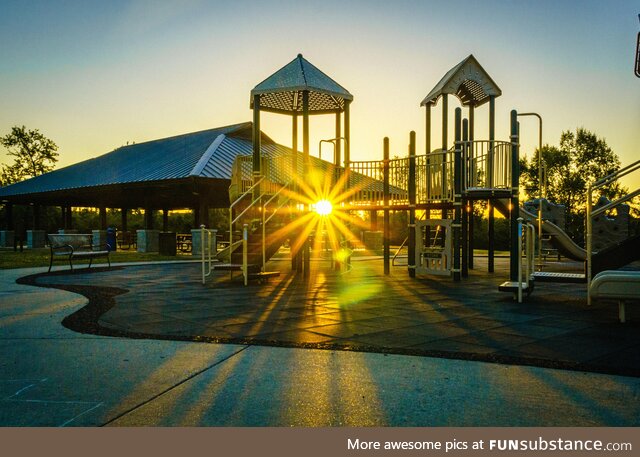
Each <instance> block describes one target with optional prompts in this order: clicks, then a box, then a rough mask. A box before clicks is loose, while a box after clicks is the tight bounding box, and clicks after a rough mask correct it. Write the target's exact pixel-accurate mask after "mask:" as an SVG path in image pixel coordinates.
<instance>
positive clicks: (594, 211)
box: [585, 160, 640, 305]
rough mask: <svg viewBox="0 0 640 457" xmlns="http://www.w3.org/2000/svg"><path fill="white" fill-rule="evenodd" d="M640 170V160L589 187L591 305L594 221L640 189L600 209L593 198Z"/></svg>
mask: <svg viewBox="0 0 640 457" xmlns="http://www.w3.org/2000/svg"><path fill="white" fill-rule="evenodd" d="M639 170H640V160H637V161H635V162H633V163H632V164H630V165H627V166H626V167H623V168H621V169H620V170H617V171H615V172H613V173H611V174H609V175H607V176H605V177H604V178H602V179H599V180H598V181H596V182H594V183H593V184H589V185H588V186H587V214H586V230H585V231H586V234H585V235H586V236H585V238H586V244H587V291H588V296H587V302H588V304H589V305H590V304H591V293H590V290H591V276H592V274H593V269H592V268H593V266H592V256H593V221H594V219H595V218H596V217H598V216H601V215H604V214H606V212H607V211H610V210H612V209H613V208H615V207H617V206H618V205H621V204H622V203H626V202H628V201H630V200H632V199H634V198H635V197H637V196H638V195H640V188H637V189H635V190H633V191H631V192H629V193H628V194H627V195H624V196H622V197H620V198H618V199H616V200H614V201H612V202H609V203H607V204H605V205H602V206H600V207H598V208H594V207H593V196H594V192H595V191H597V190H598V189H602V188H604V187H606V186H608V185H610V184H613V183H614V182H616V181H617V180H618V179H620V178H622V177H624V176H628V175H630V174H632V173H636V172H638V171H639ZM639 174H640V173H636V177H638V175H639Z"/></svg>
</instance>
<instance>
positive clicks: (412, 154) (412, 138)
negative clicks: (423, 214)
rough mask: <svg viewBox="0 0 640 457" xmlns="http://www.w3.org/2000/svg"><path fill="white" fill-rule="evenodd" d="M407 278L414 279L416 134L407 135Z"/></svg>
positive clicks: (412, 132)
mask: <svg viewBox="0 0 640 457" xmlns="http://www.w3.org/2000/svg"><path fill="white" fill-rule="evenodd" d="M408 249H409V259H408V270H409V277H411V278H415V277H416V132H414V131H411V133H410V134H409V246H408Z"/></svg>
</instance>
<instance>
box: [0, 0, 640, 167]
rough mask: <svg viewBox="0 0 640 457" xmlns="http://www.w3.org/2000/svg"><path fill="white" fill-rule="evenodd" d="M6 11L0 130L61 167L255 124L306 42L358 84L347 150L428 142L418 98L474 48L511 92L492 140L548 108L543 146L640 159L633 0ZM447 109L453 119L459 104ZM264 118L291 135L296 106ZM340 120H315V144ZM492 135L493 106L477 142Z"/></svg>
mask: <svg viewBox="0 0 640 457" xmlns="http://www.w3.org/2000/svg"><path fill="white" fill-rule="evenodd" d="M0 10H1V11H2V14H1V15H0V135H5V134H6V133H8V132H9V131H10V129H11V127H12V126H14V125H25V126H27V127H28V128H30V129H39V130H40V131H41V132H42V133H43V134H45V135H46V136H47V137H49V138H51V139H52V140H54V141H55V142H56V144H57V145H58V146H59V152H60V158H59V163H58V167H62V166H66V165H70V164H73V163H76V162H79V161H82V160H86V159H89V158H92V157H96V156H99V155H102V154H104V153H107V152H109V151H112V150H113V149H115V148H117V147H119V146H122V145H124V144H127V143H128V142H129V143H130V142H133V141H135V142H136V143H139V142H143V141H148V140H153V139H158V138H164V137H169V136H173V135H179V134H183V133H189V132H195V131H199V130H204V129H209V128H214V127H219V126H223V125H229V124H234V123H239V122H245V121H249V120H251V116H252V115H251V111H250V109H249V93H250V91H251V89H252V88H253V87H254V86H256V85H257V84H258V83H260V82H261V81H262V80H264V79H265V78H266V77H268V76H269V75H271V74H272V73H274V72H275V71H276V70H278V69H279V68H281V67H282V66H284V65H285V64H287V63H288V62H290V61H291V60H293V59H294V58H295V56H296V55H297V54H298V53H302V54H303V55H304V57H305V58H306V59H307V60H309V61H310V62H311V63H313V64H314V65H315V66H317V67H318V68H320V69H321V70H322V71H324V72H325V73H326V74H328V75H329V76H330V77H332V78H333V79H334V80H335V81H337V82H338V83H340V84H341V85H342V86H343V87H345V88H346V89H348V90H349V91H350V92H351V93H352V94H353V96H354V101H353V103H352V105H351V156H352V160H372V159H380V158H382V141H383V137H385V136H388V137H389V138H390V142H391V155H392V156H393V155H397V156H400V157H402V156H405V155H406V154H407V145H408V141H409V132H410V131H411V130H415V131H416V133H417V147H418V153H424V148H425V126H424V124H425V121H424V118H425V113H424V108H420V107H419V104H420V101H421V100H422V99H423V98H424V97H425V95H426V94H427V93H428V92H429V91H430V90H431V89H432V88H433V87H434V86H435V85H436V84H437V82H438V81H439V80H440V78H441V77H442V76H443V75H444V74H445V73H446V72H447V71H448V70H449V69H450V68H451V67H453V66H454V65H456V64H457V63H458V62H460V61H461V60H463V59H464V58H465V57H467V56H468V55H469V54H473V55H474V56H475V57H476V58H477V59H478V61H479V62H480V64H481V65H482V66H483V67H484V69H485V70H486V71H487V72H488V73H489V75H490V76H491V77H492V78H493V80H494V81H495V82H496V83H497V85H498V86H499V87H500V88H501V89H502V93H503V95H502V96H501V97H499V98H498V99H497V100H496V139H504V140H507V139H508V135H509V112H510V111H511V110H512V109H516V110H518V111H519V112H531V111H532V112H537V113H539V114H540V115H541V116H542V118H543V143H545V144H547V143H548V144H556V145H557V144H558V142H559V138H560V134H561V132H562V131H565V130H575V129H576V128H578V127H584V128H586V129H588V130H590V131H593V132H595V133H596V134H597V135H598V136H600V137H603V138H604V139H605V140H606V141H607V143H608V144H609V146H611V147H612V149H613V150H614V152H616V153H617V154H618V155H619V157H620V159H621V161H622V164H623V165H625V164H628V163H630V162H633V161H635V160H637V159H638V156H639V154H640V79H638V78H636V77H635V76H634V73H633V64H634V54H635V45H636V37H637V34H638V31H639V30H640V22H639V21H638V14H639V13H640V4H638V2H637V0H633V1H627V0H610V1H601V0H600V1H591V0H584V1H569V0H553V1H546V0H540V1H534V0H529V1H521V0H510V1H500V0H485V1H482V2H479V1H464V0H448V1H428V0H422V1H409V0H394V1H388V0H387V1H376V0H341V1H334V0H323V1H306V2H305V1H302V0H297V1H286V0H279V1H278V0H263V1H257V0H253V1H252V0H235V1H211V0H209V1H205V0H202V1H200V0H187V1H184V0H183V1H163V0H140V1H119V0H112V1H106V2H105V1H91V0H87V1H77V2H74V1H63V0H51V1H30V0H22V1H12V0H9V1H8V0H0ZM449 105H450V112H449V114H450V116H451V119H453V108H454V107H455V106H458V101H457V99H455V98H453V99H452V100H450V102H449ZM440 107H441V106H440V104H438V105H437V106H436V108H435V109H434V115H433V126H434V127H433V131H432V144H433V145H434V147H435V145H439V144H440V143H441V140H440V135H441V134H440V123H441V114H440V113H441V111H440V109H439V108H440ZM261 121H262V129H263V131H264V132H265V133H266V134H267V135H269V136H271V137H272V138H273V139H274V140H276V141H278V142H280V143H282V144H285V145H290V143H291V130H290V129H291V121H290V118H289V117H288V116H282V115H275V114H263V116H262V118H261ZM334 122H335V120H334V117H333V116H314V117H312V119H311V123H310V125H311V153H312V154H313V155H318V142H319V140H320V139H323V138H332V137H333V136H334ZM452 124H453V122H450V125H452ZM487 132H488V107H487V105H484V106H482V107H480V108H478V110H477V111H476V138H477V139H483V138H486V137H487V136H488V133H487ZM449 137H450V139H451V138H453V133H451V134H450V135H449ZM537 142H538V124H537V120H536V119H535V118H521V145H522V150H521V151H522V153H523V154H526V155H531V154H532V152H533V149H534V148H535V147H536V146H537ZM325 148H326V146H325ZM325 154H326V152H325ZM325 158H326V155H325ZM9 160H10V158H8V157H7V155H6V150H3V149H2V148H1V147H0V162H2V163H7V162H8V161H9Z"/></svg>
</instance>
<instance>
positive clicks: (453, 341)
mask: <svg viewBox="0 0 640 457" xmlns="http://www.w3.org/2000/svg"><path fill="white" fill-rule="evenodd" d="M567 266H569V267H572V268H574V269H575V268H576V267H579V265H578V264H573V265H567V264H562V265H560V264H557V265H555V267H563V268H565V267H567ZM352 267H353V268H352V270H351V271H350V272H347V273H341V272H336V271H333V270H332V268H331V265H330V264H329V262H327V261H324V260H315V261H312V263H311V274H310V277H309V278H307V279H305V278H303V277H302V275H301V274H293V273H291V272H290V264H289V262H288V261H285V260H274V261H271V262H270V264H269V265H268V269H270V270H279V271H281V272H282V273H281V275H280V276H279V277H277V278H272V279H270V280H269V281H268V282H267V283H263V284H258V283H250V285H249V286H247V287H244V286H243V285H242V282H241V280H240V278H239V277H238V276H239V275H238V274H237V273H236V277H235V278H234V279H233V280H230V278H229V273H228V272H215V273H214V274H213V276H212V277H210V278H208V280H207V283H206V285H204V286H203V285H202V283H201V282H200V264H198V263H165V264H155V265H139V266H122V267H114V268H111V269H107V268H96V269H91V270H87V269H79V270H75V271H73V272H71V271H68V270H62V271H58V272H55V273H51V274H38V275H33V276H30V277H27V278H22V279H21V280H20V281H19V282H23V283H30V284H35V285H39V286H43V287H55V288H61V289H65V290H69V291H73V292H78V293H81V294H82V295H85V296H86V297H88V298H89V304H88V305H87V306H86V307H84V308H82V309H81V310H79V311H77V312H76V313H74V314H72V315H70V316H68V317H67V318H66V319H65V320H64V321H63V324H64V325H65V326H67V327H69V328H71V329H73V330H76V331H79V332H83V333H96V334H101V335H114V336H127V337H132V338H149V339H170V340H186V341H202V342H211V343H238V344H249V345H258V346H259V345H262V346H286V347H302V348H315V349H332V350H345V351H362V352H378V353H394V354H409V355H418V356H431V357H442V358H451V359H466V360H480V361H488V362H496V363H503V364H510V365H531V366H540V367H550V368H561V369H570V370H581V371H592V372H600V373H608V374H618V375H627V376H636V377H640V331H639V330H640V309H638V307H637V306H634V305H637V304H636V303H630V304H629V305H628V306H627V322H626V323H625V324H621V323H620V322H618V313H617V304H616V303H613V302H610V303H607V302H603V303H595V304H594V305H592V306H591V307H588V306H587V304H586V287H585V285H582V284H549V283H545V284H537V285H536V287H535V290H534V292H533V294H532V295H531V296H530V297H528V298H526V299H525V301H524V302H523V303H521V304H518V303H517V302H515V301H514V300H513V297H512V295H511V294H507V293H502V292H499V291H498V285H499V284H500V283H501V282H503V281H504V280H505V279H506V278H507V276H508V271H507V269H508V264H507V259H496V272H495V273H493V274H489V273H487V271H486V260H485V259H482V258H480V259H477V260H476V268H475V269H474V270H472V271H471V272H470V275H469V277H468V278H466V279H463V280H462V281H461V282H458V283H456V282H453V281H452V280H451V279H449V278H447V277H444V278H443V277H437V276H423V277H418V278H415V279H412V278H410V277H409V276H408V274H407V270H406V267H392V269H391V275H389V276H386V277H385V276H384V275H383V271H382V261H381V259H379V258H377V259H376V258H370V259H360V260H357V261H354V262H353V264H352ZM552 268H553V265H552Z"/></svg>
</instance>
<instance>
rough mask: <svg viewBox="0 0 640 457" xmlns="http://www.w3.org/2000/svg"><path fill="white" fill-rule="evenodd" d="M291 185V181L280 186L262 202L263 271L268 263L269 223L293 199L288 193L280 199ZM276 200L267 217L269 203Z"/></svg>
mask: <svg viewBox="0 0 640 457" xmlns="http://www.w3.org/2000/svg"><path fill="white" fill-rule="evenodd" d="M290 186H291V182H288V183H287V184H285V185H284V186H282V187H280V189H278V191H277V192H276V193H274V194H273V195H271V197H269V199H268V200H267V201H265V202H264V203H263V204H262V270H263V271H265V268H266V264H267V235H266V229H267V224H268V223H269V221H270V220H271V219H273V217H274V216H275V215H276V213H277V212H278V211H279V210H280V209H281V208H282V207H284V206H285V205H286V204H288V203H289V201H290V200H291V199H290V198H289V197H288V196H286V195H285V198H283V199H280V196H281V194H283V193H284V192H285V190H287V189H289V188H290ZM274 200H275V201H276V205H277V206H276V207H275V208H274V209H272V210H271V212H270V215H269V217H267V213H268V212H269V210H268V208H269V204H270V203H271V202H273V201H274Z"/></svg>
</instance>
